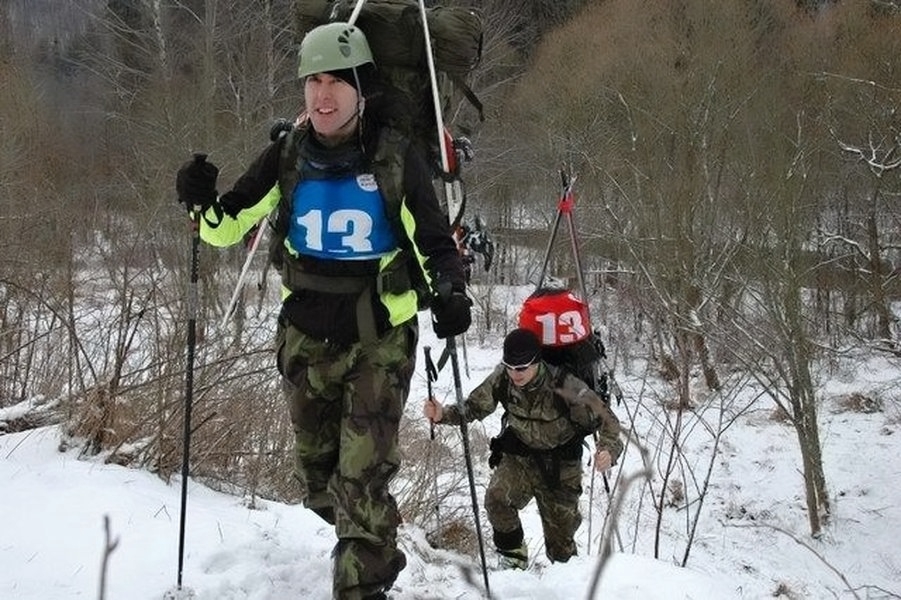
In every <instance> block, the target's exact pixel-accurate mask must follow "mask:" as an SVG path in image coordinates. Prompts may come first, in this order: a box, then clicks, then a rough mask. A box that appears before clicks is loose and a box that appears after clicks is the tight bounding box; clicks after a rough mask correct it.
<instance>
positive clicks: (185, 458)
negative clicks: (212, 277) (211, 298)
mask: <svg viewBox="0 0 901 600" xmlns="http://www.w3.org/2000/svg"><path fill="white" fill-rule="evenodd" d="M218 173H219V169H217V168H216V167H215V165H212V164H211V163H208V162H206V154H195V155H194V159H193V160H192V161H191V162H189V163H187V164H186V165H185V166H183V167H182V168H181V169H179V171H178V176H177V177H176V182H175V187H176V190H177V191H178V201H179V202H181V203H182V204H184V205H185V206H186V207H187V209H188V210H189V211H191V279H190V285H189V286H188V306H187V313H188V343H187V346H188V349H187V364H186V367H185V415H184V431H183V433H182V459H181V513H180V520H179V528H178V578H177V586H178V589H181V582H182V569H183V566H184V557H185V515H186V513H187V506H188V475H189V474H190V468H189V460H190V456H191V408H192V405H193V398H194V349H195V346H196V345H197V302H198V299H197V273H198V270H199V269H198V265H199V262H200V260H199V255H200V213H201V212H203V210H204V208H205V207H204V206H203V204H202V203H203V202H205V201H209V203H210V204H212V203H213V202H215V200H216V177H217V175H218ZM201 181H202V183H198V182H201ZM207 188H208V189H207ZM210 190H211V191H212V200H209V198H210V194H209V192H210ZM207 206H208V205H207Z"/></svg>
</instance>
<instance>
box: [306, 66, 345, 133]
mask: <svg viewBox="0 0 901 600" xmlns="http://www.w3.org/2000/svg"><path fill="white" fill-rule="evenodd" d="M303 95H304V102H305V103H306V107H307V114H308V115H309V116H310V121H311V122H312V124H313V129H314V130H315V131H316V133H318V134H319V135H320V136H322V138H323V139H325V140H326V141H328V140H335V141H339V140H342V139H344V138H346V137H347V136H348V135H350V134H351V133H353V131H354V130H355V129H356V126H357V120H358V118H357V90H355V89H354V87H353V86H352V85H350V84H348V83H347V82H346V81H344V80H343V79H339V78H338V77H335V76H333V75H330V74H328V73H316V74H314V75H310V76H308V77H307V78H306V79H305V80H304V86H303Z"/></svg>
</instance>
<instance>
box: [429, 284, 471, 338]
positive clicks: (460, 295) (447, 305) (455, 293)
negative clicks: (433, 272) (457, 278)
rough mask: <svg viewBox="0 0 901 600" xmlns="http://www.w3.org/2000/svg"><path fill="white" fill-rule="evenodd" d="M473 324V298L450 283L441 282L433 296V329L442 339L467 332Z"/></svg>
mask: <svg viewBox="0 0 901 600" xmlns="http://www.w3.org/2000/svg"><path fill="white" fill-rule="evenodd" d="M471 324H472V300H470V299H469V297H468V296H467V295H466V294H465V293H464V292H462V291H459V290H454V289H453V288H452V287H450V285H449V284H439V285H438V293H437V294H435V296H434V297H433V298H432V329H433V330H434V331H435V335H436V336H438V337H439V338H441V339H445V338H450V337H454V336H456V335H460V334H463V333H465V332H466V330H467V329H469V326H470V325H471Z"/></svg>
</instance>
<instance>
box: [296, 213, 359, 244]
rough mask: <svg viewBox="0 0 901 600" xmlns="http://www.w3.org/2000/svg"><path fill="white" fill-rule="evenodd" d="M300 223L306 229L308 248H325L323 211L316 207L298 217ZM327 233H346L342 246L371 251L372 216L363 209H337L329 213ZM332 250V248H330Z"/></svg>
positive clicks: (342, 238)
mask: <svg viewBox="0 0 901 600" xmlns="http://www.w3.org/2000/svg"><path fill="white" fill-rule="evenodd" d="M297 223H298V225H302V226H303V227H304V228H305V229H306V232H307V234H306V243H307V248H310V249H311V250H323V249H324V248H323V246H324V244H323V240H322V236H323V231H322V211H321V210H319V209H314V210H311V211H309V212H308V213H306V214H304V215H301V216H299V217H297ZM325 232H326V233H338V234H346V235H343V236H341V247H343V248H350V250H351V251H353V252H371V251H372V241H371V240H370V239H369V234H370V233H372V217H370V216H369V215H368V214H366V213H365V212H363V211H362V210H350V209H344V210H336V211H335V212H333V213H331V214H329V217H328V223H326V229H325ZM330 250H331V248H330Z"/></svg>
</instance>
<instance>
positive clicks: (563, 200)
mask: <svg viewBox="0 0 901 600" xmlns="http://www.w3.org/2000/svg"><path fill="white" fill-rule="evenodd" d="M560 173H561V175H563V191H562V192H561V194H560V200H559V201H558V202H557V214H556V215H555V216H554V224H553V225H552V226H551V237H550V239H548V242H547V248H546V249H545V251H544V260H543V261H542V263H541V274H540V275H539V276H538V285H537V287H538V288H541V286H542V285H543V284H544V277H545V275H546V274H547V266H548V263H549V262H550V260H551V251H552V250H553V248H554V242H556V241H557V232H558V231H559V230H560V221H561V219H562V218H563V214H564V213H570V214H571V213H572V205H573V197H572V186H573V183H574V182H575V178H572V179H569V178H567V177H566V176H565V175H564V174H563V171H562V170H561V171H560ZM570 231H572V230H570Z"/></svg>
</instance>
